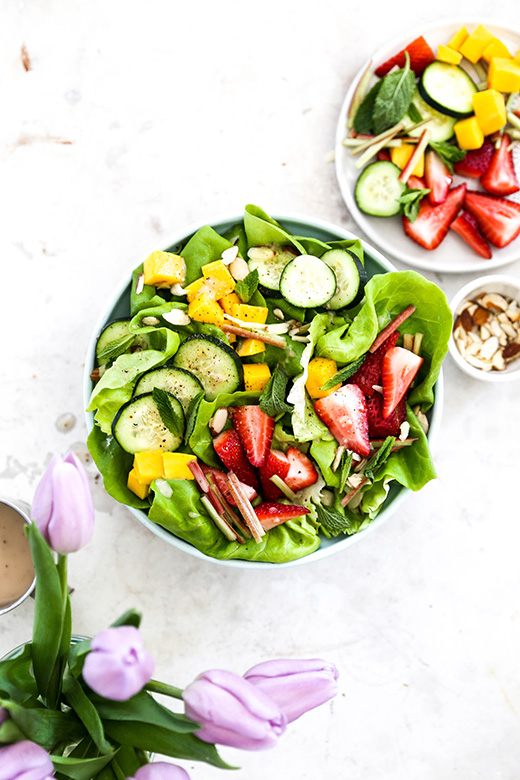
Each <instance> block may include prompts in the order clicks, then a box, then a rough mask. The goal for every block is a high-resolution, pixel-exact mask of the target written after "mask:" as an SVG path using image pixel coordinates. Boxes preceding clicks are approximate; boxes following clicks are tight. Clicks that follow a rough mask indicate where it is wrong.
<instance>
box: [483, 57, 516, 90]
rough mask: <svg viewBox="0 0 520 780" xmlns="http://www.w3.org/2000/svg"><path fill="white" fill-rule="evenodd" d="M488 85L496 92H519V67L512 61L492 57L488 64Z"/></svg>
mask: <svg viewBox="0 0 520 780" xmlns="http://www.w3.org/2000/svg"><path fill="white" fill-rule="evenodd" d="M488 85H489V87H490V88H491V89H496V90H497V92H518V91H519V90H520V65H517V63H516V62H515V61H514V60H512V59H506V58H505V57H493V58H492V59H491V62H490V63H489V70H488Z"/></svg>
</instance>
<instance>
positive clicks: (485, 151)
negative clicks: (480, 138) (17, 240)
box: [453, 140, 495, 179]
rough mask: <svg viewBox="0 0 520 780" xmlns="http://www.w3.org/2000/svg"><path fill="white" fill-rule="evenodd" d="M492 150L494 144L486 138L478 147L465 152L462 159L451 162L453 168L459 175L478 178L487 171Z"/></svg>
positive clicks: (493, 149)
mask: <svg viewBox="0 0 520 780" xmlns="http://www.w3.org/2000/svg"><path fill="white" fill-rule="evenodd" d="M494 151H495V144H494V143H493V141H489V140H486V141H484V143H483V144H482V146H481V147H480V149H471V150H470V151H469V152H466V156H465V157H464V159H462V160H459V161H458V162H456V163H453V170H454V172H455V173H456V174H458V175H459V176H468V177H469V178H470V179H479V178H480V177H481V176H482V174H483V173H484V172H485V171H487V168H488V165H489V163H490V162H491V157H492V156H493V152H494Z"/></svg>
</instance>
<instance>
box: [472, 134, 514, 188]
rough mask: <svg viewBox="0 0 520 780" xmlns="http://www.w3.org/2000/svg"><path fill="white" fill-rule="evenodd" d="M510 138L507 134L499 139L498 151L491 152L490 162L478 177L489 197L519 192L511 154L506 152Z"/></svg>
mask: <svg viewBox="0 0 520 780" xmlns="http://www.w3.org/2000/svg"><path fill="white" fill-rule="evenodd" d="M510 143H511V138H510V136H509V135H508V134H507V133H504V135H503V136H502V138H501V141H500V146H499V147H498V149H494V150H493V154H492V156H491V161H490V163H489V166H488V167H487V169H486V171H485V172H484V173H483V174H482V176H481V177H480V183H481V185H482V186H483V187H484V189H485V190H486V192H489V193H491V195H500V196H504V195H512V194H513V192H518V190H520V185H519V184H518V179H517V178H516V173H515V164H514V162H513V154H512V152H511V150H509V151H508V148H509V145H510Z"/></svg>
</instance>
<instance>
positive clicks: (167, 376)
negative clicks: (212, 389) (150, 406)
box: [134, 366, 204, 413]
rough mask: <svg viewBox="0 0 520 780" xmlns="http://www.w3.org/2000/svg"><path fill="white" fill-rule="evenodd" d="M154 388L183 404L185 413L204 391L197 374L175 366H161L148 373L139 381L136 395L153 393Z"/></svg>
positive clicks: (135, 389) (135, 390)
mask: <svg viewBox="0 0 520 780" xmlns="http://www.w3.org/2000/svg"><path fill="white" fill-rule="evenodd" d="M154 387H158V388H160V389H161V390H166V392H168V393H171V394H172V395H174V396H175V397H176V398H177V399H178V400H179V401H180V402H181V406H182V408H183V410H184V412H185V413H186V412H187V410H188V406H189V405H190V401H191V400H192V399H193V398H195V396H197V395H198V394H199V393H202V392H203V391H204V388H203V387H202V384H201V383H200V382H199V380H198V379H197V377H196V376H195V374H192V373H191V372H190V371H186V369H184V368H176V367H174V366H161V367H160V368H152V369H151V370H150V371H147V372H146V373H145V374H143V375H142V376H141V378H140V379H138V381H137V383H136V385H135V387H134V395H142V393H151V392H152V390H153V389H154Z"/></svg>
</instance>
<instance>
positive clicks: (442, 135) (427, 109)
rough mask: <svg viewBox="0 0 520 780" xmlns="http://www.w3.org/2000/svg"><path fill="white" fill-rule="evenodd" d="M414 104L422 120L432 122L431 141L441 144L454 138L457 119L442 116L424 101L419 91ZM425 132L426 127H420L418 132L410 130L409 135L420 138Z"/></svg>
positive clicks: (414, 98) (430, 124) (429, 124)
mask: <svg viewBox="0 0 520 780" xmlns="http://www.w3.org/2000/svg"><path fill="white" fill-rule="evenodd" d="M412 103H413V105H414V106H415V107H416V108H417V110H418V111H419V113H420V115H421V117H422V119H429V120H430V121H429V122H428V125H427V127H428V130H429V131H430V133H431V137H430V140H431V141H434V142H435V143H441V142H442V141H449V140H450V138H453V136H454V135H455V125H456V123H457V117H454V116H446V114H441V112H440V111H436V110H435V109H434V108H432V107H431V106H430V105H428V103H427V102H426V101H425V100H423V99H422V97H421V95H420V93H419V91H418V90H416V91H415V95H414V96H413V100H412ZM410 124H411V123H410ZM423 130H424V127H418V128H417V129H416V130H410V131H409V133H408V135H410V136H412V137H413V138H418V137H419V136H420V135H421V133H422V131H423Z"/></svg>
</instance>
